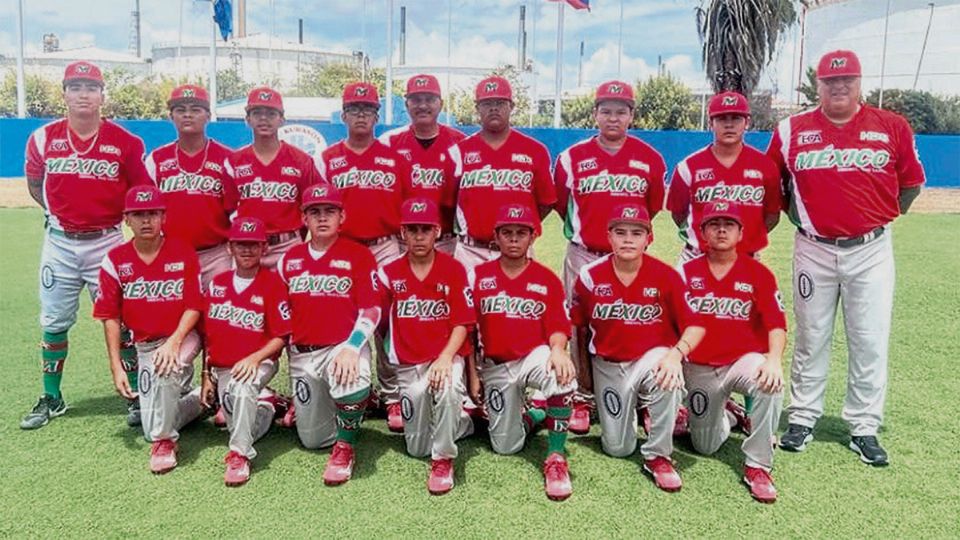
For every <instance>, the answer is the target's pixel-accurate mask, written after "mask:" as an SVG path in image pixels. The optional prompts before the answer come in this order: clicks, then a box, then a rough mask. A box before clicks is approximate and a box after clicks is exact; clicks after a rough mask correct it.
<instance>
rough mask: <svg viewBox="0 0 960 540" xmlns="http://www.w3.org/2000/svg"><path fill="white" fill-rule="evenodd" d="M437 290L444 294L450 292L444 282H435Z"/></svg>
mask: <svg viewBox="0 0 960 540" xmlns="http://www.w3.org/2000/svg"><path fill="white" fill-rule="evenodd" d="M437 292H438V293H442V294H444V295H447V294H450V287H448V286H447V284H446V283H437Z"/></svg>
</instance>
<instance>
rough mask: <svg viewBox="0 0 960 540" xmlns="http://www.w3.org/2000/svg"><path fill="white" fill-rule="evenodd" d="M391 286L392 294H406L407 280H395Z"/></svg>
mask: <svg viewBox="0 0 960 540" xmlns="http://www.w3.org/2000/svg"><path fill="white" fill-rule="evenodd" d="M391 285H392V286H393V292H398V293H402V292H407V280H405V279H395V280H393V282H392V283H391Z"/></svg>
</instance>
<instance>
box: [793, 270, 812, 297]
mask: <svg viewBox="0 0 960 540" xmlns="http://www.w3.org/2000/svg"><path fill="white" fill-rule="evenodd" d="M813 289H814V286H813V278H812V277H810V274H808V273H806V272H800V273H799V274H797V294H798V295H799V296H800V298H803V299H804V300H809V299H810V298H812V297H813Z"/></svg>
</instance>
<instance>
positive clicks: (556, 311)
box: [543, 275, 571, 338]
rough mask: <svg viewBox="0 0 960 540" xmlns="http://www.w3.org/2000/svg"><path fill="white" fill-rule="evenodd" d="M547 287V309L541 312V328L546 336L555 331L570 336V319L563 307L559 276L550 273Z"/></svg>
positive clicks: (561, 285)
mask: <svg viewBox="0 0 960 540" xmlns="http://www.w3.org/2000/svg"><path fill="white" fill-rule="evenodd" d="M551 278H552V279H550V280H549V282H548V285H547V287H548V289H547V311H546V312H545V313H544V314H543V327H544V328H543V330H544V334H545V336H546V337H547V338H549V337H550V336H552V335H553V334H556V333H557V332H559V333H561V334H563V335H565V336H567V338H569V337H570V332H571V327H570V319H569V318H568V317H567V310H566V308H565V307H564V305H563V304H564V294H563V284H562V283H561V282H560V278H558V277H556V276H554V275H551Z"/></svg>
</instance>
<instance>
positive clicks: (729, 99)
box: [707, 92, 750, 118]
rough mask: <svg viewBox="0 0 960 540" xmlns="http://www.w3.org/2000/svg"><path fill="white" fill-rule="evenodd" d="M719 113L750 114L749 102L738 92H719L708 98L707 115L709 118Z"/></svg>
mask: <svg viewBox="0 0 960 540" xmlns="http://www.w3.org/2000/svg"><path fill="white" fill-rule="evenodd" d="M721 114H738V115H740V116H750V102H748V101H747V98H745V97H743V94H741V93H739V92H721V93H719V94H716V95H714V96H713V97H712V98H710V103H709V104H708V105H707V115H708V116H709V117H710V118H713V117H714V116H720V115H721Z"/></svg>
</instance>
